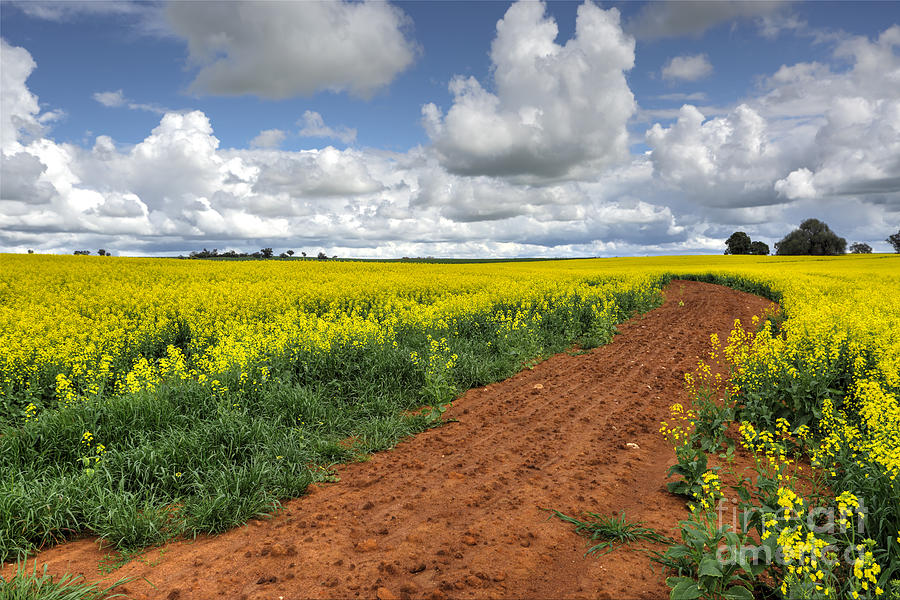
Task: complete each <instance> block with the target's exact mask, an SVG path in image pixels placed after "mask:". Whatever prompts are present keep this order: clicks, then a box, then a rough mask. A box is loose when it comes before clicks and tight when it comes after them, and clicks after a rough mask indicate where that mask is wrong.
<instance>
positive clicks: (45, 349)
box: [0, 255, 900, 597]
mask: <svg viewBox="0 0 900 600" xmlns="http://www.w3.org/2000/svg"><path fill="white" fill-rule="evenodd" d="M676 276H677V277H687V278H694V279H701V280H704V281H711V282H714V283H721V284H724V285H729V286H731V287H735V288H738V289H742V290H745V291H750V292H754V293H759V294H762V295H765V296H767V297H770V298H772V299H774V300H777V301H778V302H780V304H781V307H782V312H781V314H780V315H773V316H772V317H771V318H770V319H769V320H767V321H766V320H764V321H762V322H761V323H759V324H743V325H742V326H740V327H738V328H737V329H736V330H735V333H733V334H732V337H731V339H730V340H729V343H728V344H727V348H726V355H727V358H728V360H729V361H730V363H731V364H732V365H733V367H732V368H733V375H732V379H731V383H730V389H729V390H728V392H729V397H730V399H731V400H730V401H731V403H732V408H731V410H732V411H733V413H731V414H730V415H729V416H732V417H733V418H735V419H737V420H741V421H745V422H746V425H747V426H748V427H751V428H752V431H753V432H754V433H753V434H752V435H751V434H749V433H748V434H747V435H749V436H750V437H749V438H748V442H747V443H748V444H749V446H750V447H752V448H758V447H761V446H759V443H760V439H763V441H766V440H768V439H769V438H768V437H766V434H765V432H771V434H772V435H773V436H776V437H773V438H772V443H776V442H777V440H782V441H783V440H787V439H791V440H797V439H798V434H797V432H798V431H799V432H801V433H803V435H804V439H805V440H806V441H804V442H803V444H802V445H803V453H804V456H806V457H808V459H809V460H811V461H812V462H813V464H815V465H816V466H817V468H818V472H820V473H821V474H822V476H823V477H824V478H825V481H824V482H823V485H822V486H821V487H822V489H828V490H830V491H829V492H828V494H830V501H831V504H832V505H834V506H837V505H838V504H839V502H838V500H839V499H841V498H842V499H843V506H844V507H845V508H848V507H850V508H849V509H848V510H855V511H856V512H862V510H863V509H861V508H860V504H861V503H860V501H859V500H860V499H864V503H865V511H867V514H868V517H867V518H868V522H867V523H866V528H865V536H866V537H864V538H863V537H859V539H855V543H858V544H862V545H864V546H866V550H865V551H866V552H869V554H870V556H869V557H868V558H866V555H865V554H863V558H862V559H861V560H862V562H860V563H859V565H858V566H859V569H858V570H859V574H860V577H855V576H854V577H851V576H850V575H848V574H847V573H844V572H840V571H839V570H833V572H829V574H824V573H821V574H822V578H820V577H819V574H820V571H819V570H814V571H807V570H802V571H800V572H799V573H798V571H797V569H796V568H795V569H794V570H791V569H789V568H787V567H785V568H784V569H782V570H781V571H778V572H777V573H775V572H772V574H773V576H775V577H776V578H777V579H778V580H779V582H780V583H783V584H784V587H783V589H782V590H781V591H782V593H783V595H784V596H785V597H816V595H817V594H820V593H821V594H825V593H826V590H827V589H829V588H828V584H827V582H825V584H823V581H824V580H826V579H828V577H832V579H834V581H838V580H840V585H842V586H843V587H842V588H840V589H841V590H850V589H851V588H852V590H851V591H852V592H853V593H856V594H859V596H860V597H865V596H866V595H872V596H874V595H875V594H876V591H880V590H883V589H887V586H888V584H889V582H890V580H891V578H897V577H900V543H898V542H897V537H898V533H900V482H898V480H897V476H898V473H900V406H898V398H900V302H898V298H900V257H898V256H885V255H869V256H845V257H837V258H812V257H807V258H800V257H741V256H699V257H660V258H626V259H595V260H573V261H548V262H514V263H487V264H457V265H450V264H442V265H435V264H408V263H365V262H360V263H355V262H337V261H327V262H325V261H322V262H319V261H312V260H290V261H264V262H257V261H247V262H227V261H221V262H220V261H177V260H168V259H129V258H109V257H82V256H78V257H72V256H38V255H24V256H22V255H0V407H2V416H0V428H2V430H0V462H2V464H3V465H4V470H5V471H6V470H7V469H8V471H6V472H5V474H4V477H2V478H0V559H2V560H7V559H8V558H11V557H16V556H19V557H21V556H23V555H24V554H25V553H27V552H30V551H32V550H33V549H34V548H36V547H42V546H45V545H47V544H49V543H53V542H55V541H59V540H62V539H64V538H66V537H67V536H70V535H73V534H77V533H78V532H82V531H91V532H94V533H96V534H98V535H100V536H102V537H105V538H107V539H109V540H110V541H111V542H113V543H115V544H117V545H118V546H119V547H120V548H124V549H128V548H137V547H141V546H145V545H148V544H153V543H158V542H161V541H164V540H165V539H168V538H170V537H172V536H177V535H186V534H187V535H190V534H192V533H196V532H210V531H221V530H223V529H226V528H228V527H231V526H233V525H235V524H237V523H240V522H243V521H244V520H246V519H247V518H249V517H251V516H253V515H255V514H260V513H265V512H268V511H271V510H272V509H273V508H274V507H276V506H277V503H278V500H279V499H283V498H286V497H291V496H295V495H297V494H299V493H302V491H303V490H304V489H305V487H306V486H307V485H308V484H309V483H310V482H313V481H316V480H321V479H327V478H328V477H331V474H330V471H329V466H330V465H332V464H334V463H336V462H339V461H342V460H350V459H353V458H354V457H358V456H360V455H361V454H363V453H365V452H369V451H372V450H375V449H378V448H384V447H389V446H391V445H392V444H394V443H396V441H397V440H399V439H400V438H401V437H403V436H405V435H408V434H410V433H414V432H416V431H420V430H422V429H424V428H427V427H429V426H432V425H434V424H436V423H437V422H438V421H439V419H440V413H441V409H442V407H443V405H445V404H446V403H448V402H450V401H452V399H453V398H454V397H455V395H456V394H457V393H459V392H460V391H462V390H464V389H467V388H469V387H471V386H474V385H479V384H483V383H486V382H489V381H495V380H498V379H501V378H504V377H507V376H509V375H511V374H512V373H514V372H516V371H517V370H519V369H521V368H522V367H523V365H527V364H529V363H530V362H531V361H534V360H536V359H539V358H540V357H542V356H547V355H549V354H551V353H555V352H559V351H561V350H563V349H565V348H567V347H569V346H571V345H572V344H573V343H578V344H580V345H582V346H585V347H590V346H595V345H599V344H603V343H606V342H608V341H609V340H610V339H611V337H612V335H613V334H614V332H615V324H616V323H618V322H620V321H622V320H623V319H626V318H628V317H629V316H631V315H632V314H634V313H636V312H644V311H646V310H649V309H651V308H653V307H654V306H656V305H658V303H659V302H660V301H661V289H662V287H663V286H664V285H665V283H666V282H667V281H669V280H670V279H671V278H673V277H676ZM422 405H427V406H431V407H432V409H431V410H430V411H424V412H418V413H413V414H411V413H410V410H409V409H412V408H416V407H419V406H422ZM742 431H745V432H749V431H750V429H748V428H746V427H745V428H744V429H743V430H742ZM779 432H780V433H782V434H783V435H782V437H780V438H778V437H777V435H778V434H779ZM760 435H762V436H763V437H762V438H760V437H759V436H760ZM754 436H755V437H754ZM348 438H352V439H354V440H356V442H357V443H356V444H355V445H353V446H350V447H348V446H347V444H346V443H341V442H342V441H344V440H346V439H348ZM784 443H785V444H787V443H788V442H784ZM792 448H793V446H792ZM763 454H765V450H763ZM699 477H701V478H700V479H698V481H699V482H701V484H705V486H704V485H700V486H699V487H698V489H701V488H702V491H701V493H707V492H708V490H710V489H712V488H710V481H712V480H711V475H709V474H708V473H704V474H701V475H700V476H699ZM778 481H779V480H778V479H776V483H778ZM789 489H791V490H792V493H793V488H790V486H788V485H786V484H784V485H775V486H774V487H773V488H772V494H770V495H769V496H766V497H765V498H763V497H762V495H761V492H760V491H759V490H753V491H752V493H753V494H756V496H755V499H756V500H758V501H759V502H758V503H763V501H766V502H769V503H770V504H772V505H773V506H770V507H769V508H772V509H773V511H772V512H773V513H774V512H775V511H776V509H778V508H779V507H780V508H781V509H782V510H783V509H784V508H785V507H784V503H785V502H787V500H786V498H789V495H788V493H787V491H788V490H789ZM798 493H799V492H798ZM841 494H845V495H841ZM846 494H849V495H851V496H852V497H853V499H855V504H854V502H852V501H850V496H848V495H846ZM823 497H824V496H823ZM798 498H799V496H798ZM779 502H781V504H779ZM823 502H824V500H823V499H822V498H810V499H808V500H807V504H808V505H809V504H810V503H813V504H816V505H817V506H819V505H822V503H823ZM851 505H852V506H855V509H854V508H852V506H851ZM173 506H177V507H178V508H177V510H175V509H173V508H172V507H173ZM796 506H797V505H796V504H792V505H791V507H792V510H793V509H795V508H796ZM760 514H764V511H761V512H760ZM770 520H771V519H769V520H767V521H762V520H761V521H760V524H759V528H758V529H759V532H760V533H764V532H765V531H768V529H765V528H764V523H767V522H769V521H770ZM791 527H793V526H792V525H790V522H789V521H783V522H779V525H778V526H777V529H778V530H777V531H775V529H776V527H775V526H774V525H772V526H769V529H771V530H772V531H773V532H774V533H775V534H776V535H773V536H767V539H769V537H771V538H774V539H775V542H778V543H780V544H781V546H780V547H781V549H782V551H784V550H789V551H791V552H793V551H795V550H796V548H797V544H796V543H795V542H796V538H797V536H799V535H801V534H802V535H804V536H805V535H806V534H807V533H809V532H807V531H806V530H802V531H801V529H791ZM798 527H799V526H798ZM785 532H787V533H785ZM791 536H794V537H791ZM813 538H814V539H811V540H809V539H807V538H806V537H804V538H803V539H804V540H805V542H804V543H807V544H810V547H812V548H815V547H816V541H815V535H814V536H813ZM824 539H825V538H824V537H823V538H822V539H821V540H820V541H822V540H824ZM792 540H793V541H792ZM813 559H814V560H815V553H813ZM873 565H877V566H878V573H875V572H874V569H875V567H873ZM670 566H671V565H670ZM835 569H837V567H836V568H835ZM854 573H855V567H853V566H851V567H850V574H851V575H852V574H854ZM694 574H695V575H697V580H696V581H697V585H698V586H700V585H701V584H702V583H703V577H700V575H699V573H697V572H696V571H695V573H694ZM708 576H709V575H708V574H707V577H708ZM829 581H830V580H829ZM848 582H849V583H848ZM854 582H855V583H854ZM673 583H674V584H675V585H682V587H683V588H685V586H688V585H689V584H688V583H687V582H686V581H682V580H679V581H676V582H673ZM707 583H708V582H707ZM863 584H865V587H863ZM690 585H693V584H690ZM831 585H832V588H831V589H834V590H837V589H838V588H836V587H834V586H835V585H838V584H836V583H833V582H832V584H831ZM817 586H818V587H817ZM848 586H850V587H848ZM685 589H686V588H685ZM690 593H692V592H690ZM803 594H806V595H805V596H804V595H803ZM831 594H832V595H831V596H830V597H834V596H833V594H834V592H831ZM693 597H697V596H693ZM822 597H829V596H828V595H823V596H822Z"/></svg>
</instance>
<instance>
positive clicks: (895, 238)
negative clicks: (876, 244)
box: [885, 231, 900, 252]
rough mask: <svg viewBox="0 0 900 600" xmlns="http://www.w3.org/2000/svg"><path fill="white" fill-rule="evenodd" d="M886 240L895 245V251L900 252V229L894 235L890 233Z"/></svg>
mask: <svg viewBox="0 0 900 600" xmlns="http://www.w3.org/2000/svg"><path fill="white" fill-rule="evenodd" d="M885 241H886V242H887V243H888V244H890V245H891V246H893V247H894V252H900V231H898V232H897V233H895V234H893V235H889V236H888V239H886V240H885Z"/></svg>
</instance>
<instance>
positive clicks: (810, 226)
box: [775, 219, 847, 256]
mask: <svg viewBox="0 0 900 600" xmlns="http://www.w3.org/2000/svg"><path fill="white" fill-rule="evenodd" d="M846 250H847V240H845V239H844V238H842V237H840V236H838V235H837V234H836V233H835V232H833V231H832V230H831V228H830V227H828V225H826V224H825V223H823V222H822V221H819V220H818V219H807V220H805V221H803V222H802V223H800V227H799V228H798V229H795V230H794V231H792V232H790V233H789V234H787V235H786V236H784V238H782V240H781V241H780V242H776V243H775V254H779V255H789V256H790V255H813V256H834V255H837V254H843V253H844V252H845V251H846Z"/></svg>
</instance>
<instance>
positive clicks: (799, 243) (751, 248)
mask: <svg viewBox="0 0 900 600" xmlns="http://www.w3.org/2000/svg"><path fill="white" fill-rule="evenodd" d="M885 241H887V243H889V244H890V245H891V246H893V247H894V252H898V253H900V231H898V232H897V233H895V234H893V235H891V236H889V237H888V238H887V240H885ZM846 252H847V240H845V239H844V238H842V237H840V236H839V235H838V234H836V233H835V232H833V231H832V230H831V228H830V227H829V226H828V225H827V224H825V223H823V222H822V221H820V220H818V219H806V220H805V221H803V222H802V223H800V227H798V228H797V229H795V230H794V231H792V232H790V233H789V234H787V235H786V236H784V237H783V238H781V241H779V242H775V254H778V255H781V256H799V255H808V256H836V255H839V254H844V253H846ZM850 252H851V253H852V254H871V253H872V246H870V245H868V244H866V243H863V242H856V243H853V244H850ZM768 253H769V246H768V245H766V244H765V243H763V242H754V241H751V240H750V236H749V235H747V234H746V233H744V232H743V231H735V232H734V233H732V234H731V236H730V237H729V238H728V239H727V240H725V254H761V255H765V254H768Z"/></svg>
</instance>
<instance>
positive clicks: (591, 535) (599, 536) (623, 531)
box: [550, 510, 675, 556]
mask: <svg viewBox="0 0 900 600" xmlns="http://www.w3.org/2000/svg"><path fill="white" fill-rule="evenodd" d="M550 512H552V513H553V516H555V517H557V518H559V519H560V520H561V521H565V522H566V523H571V524H572V525H574V526H575V533H577V534H579V535H583V536H585V537H587V538H588V539H590V540H591V541H592V542H597V543H596V544H594V545H593V546H591V547H590V548H588V550H587V552H585V555H586V556H587V555H590V554H597V556H603V555H604V554H609V553H610V552H612V551H613V550H615V549H616V548H617V547H619V546H624V545H627V544H634V543H636V542H651V543H660V544H667V545H668V544H673V543H675V540H673V539H672V538H670V537H666V536H664V535H662V534H660V533H658V532H657V531H656V530H654V529H651V528H650V527H644V524H643V523H642V522H640V521H635V522H629V521H628V520H627V519H626V518H625V513H624V512H623V513H622V514H621V515H619V516H618V517H614V516H613V517H609V516H606V515H600V514H597V513H592V512H586V513H584V515H585V517H586V519H585V520H580V519H576V518H575V517H570V516H568V515H564V514H563V513H561V512H559V511H558V510H551V511H550Z"/></svg>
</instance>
